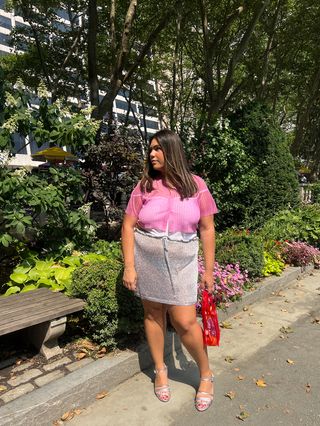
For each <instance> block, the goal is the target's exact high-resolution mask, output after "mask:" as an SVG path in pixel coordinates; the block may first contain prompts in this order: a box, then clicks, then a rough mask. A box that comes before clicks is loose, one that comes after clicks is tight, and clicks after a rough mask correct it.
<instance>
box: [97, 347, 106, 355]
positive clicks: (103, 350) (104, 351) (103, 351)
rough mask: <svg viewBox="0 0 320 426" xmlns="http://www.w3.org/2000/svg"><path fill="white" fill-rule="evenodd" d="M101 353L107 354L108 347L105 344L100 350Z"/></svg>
mask: <svg viewBox="0 0 320 426" xmlns="http://www.w3.org/2000/svg"><path fill="white" fill-rule="evenodd" d="M98 353H99V354H106V353H107V348H106V347H105V346H104V347H103V348H101V349H100V350H99V352H98Z"/></svg>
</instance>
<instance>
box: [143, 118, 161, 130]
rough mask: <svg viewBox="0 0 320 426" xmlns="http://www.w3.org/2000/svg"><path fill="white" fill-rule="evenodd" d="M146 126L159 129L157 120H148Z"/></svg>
mask: <svg viewBox="0 0 320 426" xmlns="http://www.w3.org/2000/svg"><path fill="white" fill-rule="evenodd" d="M146 126H147V128H148V129H156V130H158V129H159V123H158V122H157V121H151V120H146Z"/></svg>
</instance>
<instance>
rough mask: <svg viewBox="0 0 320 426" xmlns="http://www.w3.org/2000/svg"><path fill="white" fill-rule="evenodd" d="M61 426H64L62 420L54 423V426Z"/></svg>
mask: <svg viewBox="0 0 320 426" xmlns="http://www.w3.org/2000/svg"><path fill="white" fill-rule="evenodd" d="M61 425H63V421H62V420H55V421H54V422H53V423H52V426H61Z"/></svg>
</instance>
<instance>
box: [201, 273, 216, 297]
mask: <svg viewBox="0 0 320 426" xmlns="http://www.w3.org/2000/svg"><path fill="white" fill-rule="evenodd" d="M200 288H201V289H202V290H204V289H206V290H208V293H212V292H213V290H214V277H213V272H211V271H210V272H209V271H204V273H203V274H202V277H201V281H200Z"/></svg>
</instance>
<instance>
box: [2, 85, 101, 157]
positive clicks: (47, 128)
mask: <svg viewBox="0 0 320 426" xmlns="http://www.w3.org/2000/svg"><path fill="white" fill-rule="evenodd" d="M5 89H6V92H5V104H4V106H5V109H4V113H3V114H4V121H3V123H2V125H1V127H0V149H2V150H4V149H6V150H12V149H13V135H14V134H15V133H17V134H19V135H20V136H21V137H22V138H25V137H32V138H33V139H34V140H35V142H36V143H37V144H38V146H39V147H40V146H41V145H43V143H45V142H46V143H49V145H50V146H53V145H54V146H68V147H69V148H70V149H72V150H73V152H83V151H84V150H85V149H86V147H87V146H88V145H90V144H93V143H94V141H95V136H96V133H97V130H98V127H99V122H98V121H95V120H92V119H90V120H89V119H88V115H89V114H90V110H80V111H78V112H75V111H74V107H69V106H67V104H66V103H65V104H63V103H62V102H61V101H60V100H56V101H55V102H51V101H50V100H49V99H50V98H49V93H48V92H47V90H46V87H45V86H44V84H43V83H41V84H40V86H39V87H38V92H37V95H38V98H39V106H38V107H36V106H34V105H33V104H32V99H33V95H32V94H31V92H29V91H28V90H27V89H26V87H25V86H24V83H23V81H22V80H21V79H19V80H18V81H17V83H16V84H15V85H14V86H13V85H10V84H8V83H7V85H6V87H5Z"/></svg>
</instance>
